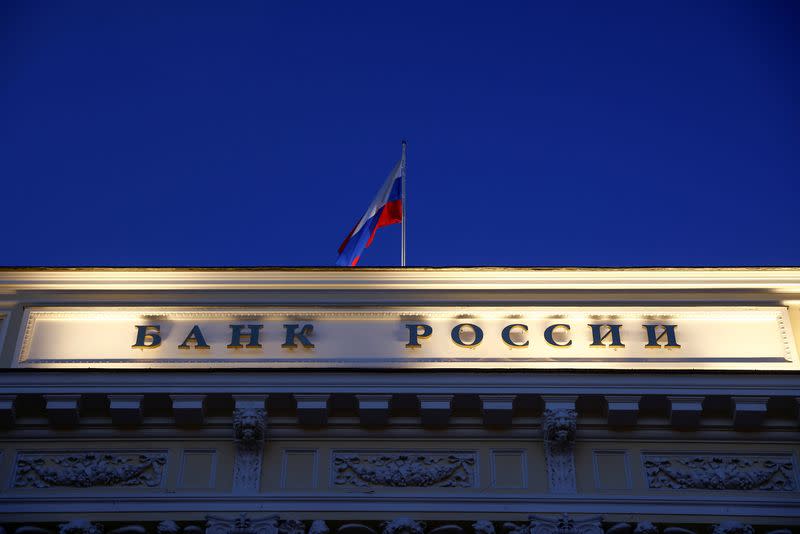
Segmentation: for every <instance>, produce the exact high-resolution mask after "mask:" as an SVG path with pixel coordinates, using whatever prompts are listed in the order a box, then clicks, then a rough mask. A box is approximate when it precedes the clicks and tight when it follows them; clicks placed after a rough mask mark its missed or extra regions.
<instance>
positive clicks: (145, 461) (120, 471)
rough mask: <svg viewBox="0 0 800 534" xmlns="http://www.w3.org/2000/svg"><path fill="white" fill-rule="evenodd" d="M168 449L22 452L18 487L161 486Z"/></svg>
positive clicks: (16, 475)
mask: <svg viewBox="0 0 800 534" xmlns="http://www.w3.org/2000/svg"><path fill="white" fill-rule="evenodd" d="M166 463H167V455H166V453H161V452H159V453H95V452H88V453H87V452H75V453H71V454H48V453H41V454H32V453H29V454H20V455H19V456H18V457H17V465H16V470H15V477H14V487H15V488H49V487H72V488H88V487H92V486H106V487H135V486H139V487H146V488H155V487H159V486H161V484H162V482H163V476H164V467H165V465H166Z"/></svg>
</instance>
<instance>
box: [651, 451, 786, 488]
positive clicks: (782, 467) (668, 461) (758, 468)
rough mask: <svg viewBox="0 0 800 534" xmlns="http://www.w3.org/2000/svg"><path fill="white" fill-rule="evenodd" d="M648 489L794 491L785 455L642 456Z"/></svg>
mask: <svg viewBox="0 0 800 534" xmlns="http://www.w3.org/2000/svg"><path fill="white" fill-rule="evenodd" d="M644 469H645V473H646V475H647V484H648V486H649V487H650V488H669V489H705V490H764V491H795V490H796V489H797V482H796V480H795V472H794V464H793V463H792V459H791V457H789V456H771V457H767V456H764V457H762V456H725V455H713V456H711V455H710V456H697V455H691V456H690V455H685V456H654V455H647V456H644Z"/></svg>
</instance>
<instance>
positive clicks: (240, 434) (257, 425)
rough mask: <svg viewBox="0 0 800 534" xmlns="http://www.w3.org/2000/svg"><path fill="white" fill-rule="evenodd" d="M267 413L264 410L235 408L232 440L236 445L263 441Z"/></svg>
mask: <svg viewBox="0 0 800 534" xmlns="http://www.w3.org/2000/svg"><path fill="white" fill-rule="evenodd" d="M266 431H267V411H266V410H265V409H264V408H236V409H235V410H234V411H233V438H234V440H235V441H236V442H237V443H243V444H250V443H257V442H260V441H264V436H265V435H266Z"/></svg>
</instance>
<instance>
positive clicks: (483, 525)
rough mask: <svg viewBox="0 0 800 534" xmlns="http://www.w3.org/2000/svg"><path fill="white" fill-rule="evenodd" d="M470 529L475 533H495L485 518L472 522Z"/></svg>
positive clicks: (490, 523)
mask: <svg viewBox="0 0 800 534" xmlns="http://www.w3.org/2000/svg"><path fill="white" fill-rule="evenodd" d="M472 531H473V532H474V533H475V534H495V532H494V525H493V524H492V522H491V521H486V520H485V519H482V520H480V521H475V522H474V523H472Z"/></svg>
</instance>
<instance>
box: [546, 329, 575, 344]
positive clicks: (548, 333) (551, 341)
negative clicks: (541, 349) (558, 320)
mask: <svg viewBox="0 0 800 534" xmlns="http://www.w3.org/2000/svg"><path fill="white" fill-rule="evenodd" d="M556 328H563V329H564V330H569V325H568V324H551V325H550V326H548V327H547V328H545V329H544V340H545V341H547V343H548V344H549V345H553V346H554V347H569V346H570V345H572V340H571V339H569V340H567V342H566V343H559V342H557V341H556V340H555V339H554V338H553V332H555V329H556Z"/></svg>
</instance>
